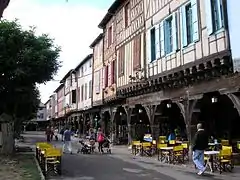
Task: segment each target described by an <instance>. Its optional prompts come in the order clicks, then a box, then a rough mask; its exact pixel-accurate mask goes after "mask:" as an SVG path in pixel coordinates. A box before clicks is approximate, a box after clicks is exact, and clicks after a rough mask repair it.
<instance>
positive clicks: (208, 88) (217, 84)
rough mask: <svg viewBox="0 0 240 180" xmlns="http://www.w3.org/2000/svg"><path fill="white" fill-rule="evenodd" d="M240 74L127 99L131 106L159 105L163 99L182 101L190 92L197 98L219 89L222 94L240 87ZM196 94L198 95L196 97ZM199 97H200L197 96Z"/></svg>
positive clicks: (190, 96) (190, 97)
mask: <svg viewBox="0 0 240 180" xmlns="http://www.w3.org/2000/svg"><path fill="white" fill-rule="evenodd" d="M239 82H240V75H239V74H235V75H233V76H231V77H221V78H218V79H214V80H210V81H204V82H201V83H199V84H195V85H192V86H189V87H185V88H179V89H172V90H170V89H168V90H166V91H164V90H163V91H158V92H154V93H150V94H144V95H140V96H136V97H131V98H128V99H127V100H126V103H127V104H128V105H129V106H134V105H135V104H139V103H141V104H144V105H148V104H149V105H150V104H152V105H154V104H155V105H157V104H159V103H160V102H161V101H163V100H167V99H171V100H175V101H182V99H185V97H186V95H187V93H189V99H196V98H197V97H198V96H199V97H201V95H202V94H204V93H208V92H214V91H219V92H220V93H221V94H228V93H234V92H237V91H239V89H240V83H239ZM194 96H196V97H194ZM197 99H198V98H197Z"/></svg>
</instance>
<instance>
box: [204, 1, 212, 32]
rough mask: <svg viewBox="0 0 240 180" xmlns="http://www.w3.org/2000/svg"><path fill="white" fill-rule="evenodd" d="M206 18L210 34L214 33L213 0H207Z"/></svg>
mask: <svg viewBox="0 0 240 180" xmlns="http://www.w3.org/2000/svg"><path fill="white" fill-rule="evenodd" d="M205 18H206V23H207V31H208V35H211V34H212V33H213V22H212V19H213V17H212V6H211V0H205Z"/></svg>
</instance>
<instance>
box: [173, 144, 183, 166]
mask: <svg viewBox="0 0 240 180" xmlns="http://www.w3.org/2000/svg"><path fill="white" fill-rule="evenodd" d="M172 162H173V163H184V149H183V146H182V145H178V146H174V147H173V152H172Z"/></svg>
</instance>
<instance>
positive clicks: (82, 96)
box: [75, 54, 93, 111]
mask: <svg viewBox="0 0 240 180" xmlns="http://www.w3.org/2000/svg"><path fill="white" fill-rule="evenodd" d="M92 60H93V55H92V54H89V55H88V56H87V57H85V58H84V59H83V60H82V62H81V63H80V64H79V65H78V66H77V67H76V68H75V72H76V74H77V81H78V83H77V89H78V92H79V97H78V106H77V107H78V111H83V110H88V109H90V108H91V107H92Z"/></svg>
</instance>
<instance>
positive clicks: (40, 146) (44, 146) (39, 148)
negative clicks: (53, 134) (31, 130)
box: [36, 142, 53, 161]
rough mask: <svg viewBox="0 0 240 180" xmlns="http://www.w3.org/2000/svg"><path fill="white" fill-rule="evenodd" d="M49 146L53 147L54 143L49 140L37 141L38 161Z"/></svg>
mask: <svg viewBox="0 0 240 180" xmlns="http://www.w3.org/2000/svg"><path fill="white" fill-rule="evenodd" d="M48 148H53V145H52V144H49V143H47V142H38V143H36V158H37V160H38V161H41V156H42V154H43V152H44V151H45V150H46V149H48Z"/></svg>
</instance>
